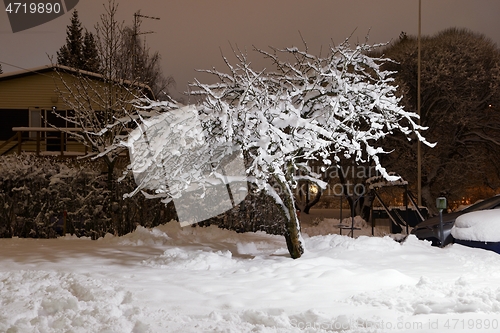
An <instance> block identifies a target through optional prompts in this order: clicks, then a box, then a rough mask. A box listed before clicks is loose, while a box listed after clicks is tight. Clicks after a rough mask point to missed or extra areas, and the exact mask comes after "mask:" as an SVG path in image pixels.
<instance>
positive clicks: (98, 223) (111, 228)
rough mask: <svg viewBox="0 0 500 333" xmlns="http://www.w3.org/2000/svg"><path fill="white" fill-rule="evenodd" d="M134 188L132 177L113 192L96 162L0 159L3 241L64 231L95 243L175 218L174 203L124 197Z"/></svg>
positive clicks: (0, 229) (20, 157) (0, 233)
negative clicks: (100, 239)
mask: <svg viewBox="0 0 500 333" xmlns="http://www.w3.org/2000/svg"><path fill="white" fill-rule="evenodd" d="M134 187H135V182H134V180H133V179H132V177H131V176H128V177H126V178H125V179H124V180H123V181H122V182H120V183H117V184H115V186H113V189H112V190H109V189H108V183H107V175H106V174H105V173H103V172H102V171H101V166H100V164H99V163H98V162H91V161H76V160H70V159H68V160H62V159H57V158H50V157H36V156H33V155H25V154H22V155H8V156H1V157H0V237H14V236H17V237H34V238H51V237H56V236H57V235H58V234H59V235H60V234H62V233H63V232H64V231H66V232H67V233H71V234H75V235H77V236H79V237H81V236H86V237H91V238H92V239H97V238H99V237H102V236H104V235H105V234H106V233H111V234H114V235H118V236H120V235H124V234H126V233H129V232H131V231H133V230H135V228H136V227H137V226H138V225H142V226H145V227H153V226H157V225H159V224H162V223H166V222H168V221H170V220H171V219H173V218H175V212H174V210H173V207H172V205H170V206H165V205H164V204H162V203H161V202H160V201H159V200H151V199H145V198H144V197H143V196H142V195H136V196H134V197H132V198H127V199H123V194H124V193H128V192H131V191H132V190H133V189H134ZM64 222H65V223H64Z"/></svg>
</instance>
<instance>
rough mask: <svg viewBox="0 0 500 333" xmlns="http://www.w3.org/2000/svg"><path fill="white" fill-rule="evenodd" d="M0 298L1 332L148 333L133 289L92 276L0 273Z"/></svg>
mask: <svg viewBox="0 0 500 333" xmlns="http://www.w3.org/2000/svg"><path fill="white" fill-rule="evenodd" d="M0 299H1V311H0V332H82V333H83V332H88V331H89V329H91V330H93V331H95V332H98V331H99V332H104V331H108V332H131V331H134V332H146V331H145V330H141V329H140V327H146V326H147V325H145V324H143V323H142V322H141V321H140V320H139V319H138V318H139V317H141V316H142V312H141V310H140V308H139V307H137V306H136V305H134V303H135V302H134V299H133V297H132V294H131V293H130V292H129V291H127V290H125V289H124V288H123V287H121V286H120V285H119V284H118V283H116V282H113V281H106V280H100V279H95V278H92V277H90V276H88V275H81V274H75V273H60V272H55V271H37V270H30V271H13V272H0Z"/></svg>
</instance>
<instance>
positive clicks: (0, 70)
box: [0, 64, 3, 74]
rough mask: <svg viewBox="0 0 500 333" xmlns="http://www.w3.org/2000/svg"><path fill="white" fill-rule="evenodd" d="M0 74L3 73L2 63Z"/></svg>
mask: <svg viewBox="0 0 500 333" xmlns="http://www.w3.org/2000/svg"><path fill="white" fill-rule="evenodd" d="M0 74H3V69H2V64H0Z"/></svg>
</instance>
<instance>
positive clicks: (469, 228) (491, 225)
mask: <svg viewBox="0 0 500 333" xmlns="http://www.w3.org/2000/svg"><path fill="white" fill-rule="evenodd" d="M451 235H452V236H453V237H454V238H455V239H460V240H465V241H478V242H500V209H490V210H481V211H477V212H470V213H466V214H463V215H460V216H459V217H458V218H457V220H456V221H455V225H454V226H453V228H452V229H451Z"/></svg>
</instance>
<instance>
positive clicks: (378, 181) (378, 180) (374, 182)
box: [366, 172, 408, 190]
mask: <svg viewBox="0 0 500 333" xmlns="http://www.w3.org/2000/svg"><path fill="white" fill-rule="evenodd" d="M389 175H390V176H397V177H399V179H397V180H387V179H385V178H384V177H383V176H382V175H380V176H374V177H371V178H368V179H367V180H366V184H367V185H368V188H369V189H370V190H373V189H375V188H381V187H386V186H403V185H408V182H407V181H406V180H404V179H403V177H401V176H399V175H397V174H396V173H394V172H389Z"/></svg>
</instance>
